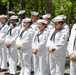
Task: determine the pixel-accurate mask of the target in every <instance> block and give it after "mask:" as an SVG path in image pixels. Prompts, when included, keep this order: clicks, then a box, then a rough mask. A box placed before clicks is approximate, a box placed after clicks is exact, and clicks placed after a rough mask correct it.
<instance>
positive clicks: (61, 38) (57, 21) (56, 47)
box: [47, 16, 69, 75]
mask: <svg viewBox="0 0 76 75" xmlns="http://www.w3.org/2000/svg"><path fill="white" fill-rule="evenodd" d="M53 22H54V28H53V29H52V30H51V32H50V35H49V37H48V41H47V47H48V50H49V52H50V59H51V60H50V63H51V69H50V70H51V75H64V67H65V57H66V50H67V49H66V48H67V45H66V43H67V39H68V35H69V27H68V29H66V27H65V25H63V18H62V17H60V16H57V17H55V18H54V19H53Z"/></svg>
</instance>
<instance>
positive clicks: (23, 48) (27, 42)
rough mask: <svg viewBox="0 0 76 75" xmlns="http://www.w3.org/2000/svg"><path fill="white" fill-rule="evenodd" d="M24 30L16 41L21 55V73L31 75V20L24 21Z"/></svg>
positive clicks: (21, 74)
mask: <svg viewBox="0 0 76 75" xmlns="http://www.w3.org/2000/svg"><path fill="white" fill-rule="evenodd" d="M22 22H23V28H22V29H21V31H20V34H19V36H18V38H17V40H16V47H17V49H18V51H19V53H20V61H21V72H20V75H30V72H31V55H32V38H33V29H32V28H31V27H30V25H31V19H30V18H25V19H23V21H22Z"/></svg>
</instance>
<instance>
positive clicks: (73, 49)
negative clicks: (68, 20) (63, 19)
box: [67, 24, 76, 75]
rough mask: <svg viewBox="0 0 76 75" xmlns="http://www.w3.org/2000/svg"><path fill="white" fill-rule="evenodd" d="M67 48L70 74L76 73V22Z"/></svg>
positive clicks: (75, 74) (74, 74)
mask: <svg viewBox="0 0 76 75" xmlns="http://www.w3.org/2000/svg"><path fill="white" fill-rule="evenodd" d="M67 50H68V52H69V58H70V75H76V24H74V25H73V28H72V31H71V35H70V38H69V42H68V47H67Z"/></svg>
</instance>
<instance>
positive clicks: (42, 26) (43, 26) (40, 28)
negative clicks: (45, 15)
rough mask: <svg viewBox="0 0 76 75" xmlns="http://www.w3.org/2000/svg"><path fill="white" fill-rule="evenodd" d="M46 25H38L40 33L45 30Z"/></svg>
mask: <svg viewBox="0 0 76 75" xmlns="http://www.w3.org/2000/svg"><path fill="white" fill-rule="evenodd" d="M45 27H46V25H43V24H42V23H38V28H39V30H40V31H42V30H44V29H45Z"/></svg>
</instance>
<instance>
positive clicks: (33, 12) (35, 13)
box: [31, 11, 39, 16]
mask: <svg viewBox="0 0 76 75" xmlns="http://www.w3.org/2000/svg"><path fill="white" fill-rule="evenodd" d="M38 14H39V13H38V12H36V11H32V12H31V15H36V16H37V15H38Z"/></svg>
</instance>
